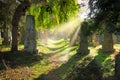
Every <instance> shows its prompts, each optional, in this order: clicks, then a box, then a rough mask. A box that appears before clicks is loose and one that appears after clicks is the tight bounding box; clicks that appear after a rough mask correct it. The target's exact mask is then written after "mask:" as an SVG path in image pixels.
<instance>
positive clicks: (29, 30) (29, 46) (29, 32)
mask: <svg viewBox="0 0 120 80" xmlns="http://www.w3.org/2000/svg"><path fill="white" fill-rule="evenodd" d="M24 51H26V52H29V53H37V49H36V31H35V19H34V16H32V15H27V17H26V32H25V42H24Z"/></svg>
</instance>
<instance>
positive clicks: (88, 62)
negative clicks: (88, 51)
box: [65, 53, 113, 80]
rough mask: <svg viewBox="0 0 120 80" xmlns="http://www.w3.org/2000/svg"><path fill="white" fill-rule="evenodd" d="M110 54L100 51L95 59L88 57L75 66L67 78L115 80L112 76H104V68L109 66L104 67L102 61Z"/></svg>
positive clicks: (75, 79) (67, 79)
mask: <svg viewBox="0 0 120 80" xmlns="http://www.w3.org/2000/svg"><path fill="white" fill-rule="evenodd" d="M109 56H110V54H107V53H98V55H97V56H95V57H94V58H93V59H91V58H90V57H87V58H86V59H84V60H83V62H82V63H79V64H76V65H75V66H74V68H73V71H72V72H71V73H70V74H69V75H68V76H67V78H66V79H65V80H113V78H112V77H111V76H108V77H107V78H103V73H104V71H103V68H104V67H107V66H104V67H103V66H102V63H103V62H104V61H105V60H106V58H108V57H109Z"/></svg>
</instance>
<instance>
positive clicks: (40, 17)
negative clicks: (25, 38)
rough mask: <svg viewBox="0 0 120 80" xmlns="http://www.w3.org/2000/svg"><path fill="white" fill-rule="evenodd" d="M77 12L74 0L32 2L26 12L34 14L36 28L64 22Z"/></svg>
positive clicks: (49, 26)
mask: <svg viewBox="0 0 120 80" xmlns="http://www.w3.org/2000/svg"><path fill="white" fill-rule="evenodd" d="M77 12H78V6H77V2H76V0H55V1H52V0H47V2H45V3H43V2H41V3H38V4H33V5H32V6H31V7H30V9H29V11H28V14H30V15H34V16H35V20H36V27H37V28H38V29H42V28H43V27H44V28H51V26H54V25H57V24H60V23H63V22H66V21H67V20H69V19H70V18H72V17H75V16H76V14H77Z"/></svg>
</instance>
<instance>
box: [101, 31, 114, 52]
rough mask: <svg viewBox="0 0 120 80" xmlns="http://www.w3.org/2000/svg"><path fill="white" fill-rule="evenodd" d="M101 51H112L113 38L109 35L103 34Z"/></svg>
mask: <svg viewBox="0 0 120 80" xmlns="http://www.w3.org/2000/svg"><path fill="white" fill-rule="evenodd" d="M102 51H103V52H106V53H111V52H113V51H114V49H113V37H112V34H111V33H108V32H106V31H105V32H104V40H103V43H102Z"/></svg>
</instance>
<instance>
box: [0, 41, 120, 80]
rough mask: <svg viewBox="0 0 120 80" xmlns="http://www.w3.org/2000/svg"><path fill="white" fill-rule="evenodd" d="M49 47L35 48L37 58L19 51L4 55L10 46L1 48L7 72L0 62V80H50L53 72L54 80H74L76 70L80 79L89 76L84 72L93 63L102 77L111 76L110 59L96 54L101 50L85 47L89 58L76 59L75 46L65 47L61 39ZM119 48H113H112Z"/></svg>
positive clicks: (86, 55) (106, 55)
mask: <svg viewBox="0 0 120 80" xmlns="http://www.w3.org/2000/svg"><path fill="white" fill-rule="evenodd" d="M49 43H50V45H51V46H49V47H48V45H49V44H48V45H39V46H37V49H38V50H39V52H40V53H39V54H38V55H34V54H29V53H25V52H22V51H19V52H15V53H12V52H6V51H9V50H10V46H4V47H2V51H3V53H4V59H5V62H6V64H7V66H8V67H10V69H8V70H5V67H4V65H3V64H2V62H0V78H1V79H2V80H6V79H8V80H9V79H13V80H17V79H18V78H19V79H20V78H21V79H23V80H24V79H26V80H33V79H35V80H44V78H45V79H46V78H50V76H51V75H52V74H51V72H54V75H55V76H57V80H77V79H75V78H77V77H78V76H79V75H80V73H79V74H78V73H77V71H76V70H83V71H82V72H84V73H83V74H84V75H90V74H89V72H88V73H87V71H86V70H87V69H86V68H87V67H89V66H90V64H91V63H92V62H94V61H95V62H97V64H98V65H100V66H101V70H102V71H103V74H102V75H103V77H108V76H111V75H113V74H114V55H113V54H108V53H101V52H99V51H98V50H99V49H100V48H101V46H97V47H89V49H90V53H89V54H84V55H80V54H79V55H78V54H76V53H77V52H76V50H77V48H78V46H73V47H69V45H68V43H69V41H68V40H67V41H65V40H64V39H61V40H58V41H55V42H54V41H50V42H49ZM119 46H120V45H118V44H117V45H115V48H118V47H119ZM22 49H23V45H19V50H22ZM84 69H86V70H84ZM91 73H92V72H91ZM81 74H82V73H81ZM6 76H7V77H6ZM82 76H83V75H82Z"/></svg>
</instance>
